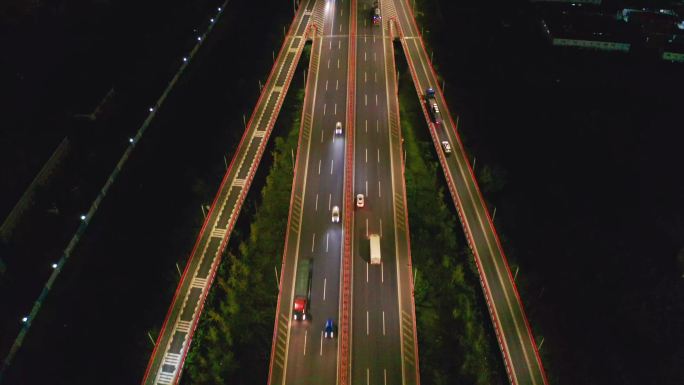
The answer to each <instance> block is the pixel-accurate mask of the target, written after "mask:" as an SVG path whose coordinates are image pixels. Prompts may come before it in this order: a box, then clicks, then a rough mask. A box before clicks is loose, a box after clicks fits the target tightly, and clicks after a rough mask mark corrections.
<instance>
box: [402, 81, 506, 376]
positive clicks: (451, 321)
mask: <svg viewBox="0 0 684 385" xmlns="http://www.w3.org/2000/svg"><path fill="white" fill-rule="evenodd" d="M400 93H401V94H400V102H401V106H400V108H401V111H400V112H401V125H402V130H403V135H404V148H405V150H406V158H407V160H406V174H405V176H406V192H407V195H408V196H407V199H408V206H409V222H410V226H411V253H412V259H413V266H414V268H416V269H417V273H416V281H415V292H414V295H415V302H416V316H417V322H418V325H417V326H418V340H419V351H420V371H421V379H422V382H424V383H428V384H450V385H453V384H483V385H484V384H488V385H490V384H493V383H497V381H499V378H500V376H499V374H498V373H497V372H496V369H497V366H496V365H492V362H494V363H495V362H496V361H493V360H496V359H498V357H499V356H498V354H497V353H498V349H497V348H496V347H495V346H492V345H491V341H492V340H493V339H492V338H490V336H488V335H487V333H488V330H491V329H486V328H485V325H486V324H487V323H488V322H490V320H489V317H487V316H486V315H485V314H483V312H482V311H481V309H480V307H479V305H478V296H479V295H481V290H480V288H479V286H477V282H478V280H477V278H476V277H475V276H474V274H476V273H474V269H472V268H471V266H470V264H471V263H472V261H471V259H472V257H471V255H470V252H469V251H467V249H466V246H465V245H462V244H460V240H459V237H458V236H457V234H458V232H459V231H461V230H460V229H459V228H457V226H458V224H459V222H458V217H457V216H455V215H454V213H453V212H452V211H450V210H449V207H447V205H446V203H445V200H444V199H445V196H444V194H445V187H444V186H443V182H442V180H441V179H440V178H439V177H438V173H441V170H440V169H439V168H438V167H439V164H438V163H437V160H436V157H435V150H434V146H433V144H432V142H431V141H428V140H429V136H427V134H425V135H423V136H424V137H426V138H425V139H423V138H418V136H419V132H418V131H417V129H420V130H426V131H424V132H425V133H427V128H426V127H425V124H424V123H423V122H424V121H423V118H422V114H421V115H419V113H418V111H419V110H418V106H417V105H416V102H415V100H416V95H415V90H413V88H412V86H411V84H410V83H408V81H404V82H403V86H402V87H401V90H400ZM427 277H429V279H428V278H427Z"/></svg>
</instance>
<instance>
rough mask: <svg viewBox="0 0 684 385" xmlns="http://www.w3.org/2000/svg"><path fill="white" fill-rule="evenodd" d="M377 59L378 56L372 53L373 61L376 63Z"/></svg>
mask: <svg viewBox="0 0 684 385" xmlns="http://www.w3.org/2000/svg"><path fill="white" fill-rule="evenodd" d="M377 59H378V55H376V53H375V52H373V61H377Z"/></svg>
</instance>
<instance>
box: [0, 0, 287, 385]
mask: <svg viewBox="0 0 684 385" xmlns="http://www.w3.org/2000/svg"><path fill="white" fill-rule="evenodd" d="M219 4H220V2H216V1H171V2H169V1H166V2H161V1H151V2H143V3H140V2H132V1H131V2H121V1H118V2H114V1H110V2H106V1H105V2H88V1H64V2H51V3H41V4H40V6H39V7H38V8H37V9H29V10H28V11H26V13H24V14H22V15H21V16H17V15H16V14H17V12H19V11H17V9H19V8H15V10H14V11H12V12H14V13H13V14H11V15H10V16H8V13H5V14H4V15H3V16H4V17H5V19H3V20H4V21H6V23H5V24H3V28H6V30H7V31H8V35H5V36H15V37H16V36H21V35H22V34H21V33H19V32H20V31H29V32H30V35H31V37H29V36H27V37H26V38H24V40H22V41H20V42H15V43H16V44H15V45H14V46H13V47H12V49H13V50H14V51H12V52H16V54H15V55H7V56H3V57H2V65H3V68H14V69H15V70H17V71H19V70H20V71H19V72H21V73H22V74H23V76H24V78H29V77H30V78H31V79H34V80H32V83H31V85H30V87H29V85H27V84H26V83H21V81H20V80H18V79H19V77H18V75H16V72H11V71H9V70H8V71H5V72H3V75H2V76H3V77H5V76H6V77H10V78H11V77H13V76H15V75H16V79H14V80H13V82H14V83H11V84H12V87H13V88H3V89H2V91H0V92H1V93H2V97H3V101H4V100H5V99H6V100H9V101H10V102H12V103H17V104H18V105H21V108H22V109H23V110H26V111H29V112H30V113H28V114H24V111H23V110H22V111H18V109H17V108H12V107H11V106H9V105H8V104H3V114H4V116H7V122H8V123H7V124H6V125H5V124H3V129H2V135H3V140H2V142H1V145H2V153H3V156H4V157H5V158H4V159H3V163H2V166H1V167H2V175H3V178H2V180H3V182H2V183H5V184H6V185H5V184H3V187H2V189H0V190H1V191H3V196H2V205H3V207H5V206H6V208H7V210H9V209H10V208H11V206H12V205H14V204H15V203H16V200H17V199H18V197H19V195H20V194H21V193H22V192H23V191H22V190H23V189H24V188H26V185H27V184H28V183H29V182H30V180H31V179H32V178H33V176H34V175H35V173H36V172H37V171H38V170H39V169H40V167H41V166H42V162H44V161H45V160H46V159H47V158H48V157H49V156H50V154H51V152H52V151H53V149H54V147H56V145H57V144H58V143H59V141H61V140H62V138H63V137H64V136H65V135H68V136H69V138H70V140H71V143H72V147H71V149H70V152H69V155H68V156H67V157H66V158H65V160H64V161H63V163H62V164H61V165H60V167H59V169H58V170H57V171H56V172H55V173H54V175H53V176H52V177H51V180H50V183H49V184H48V185H47V186H46V187H44V188H41V189H40V191H39V192H38V194H37V196H36V198H35V199H34V204H33V206H32V208H31V210H30V211H29V212H28V214H27V215H26V219H24V220H23V222H22V223H21V224H20V226H18V230H17V231H16V232H15V234H14V236H13V239H12V240H11V242H9V243H5V244H3V249H2V252H3V254H2V258H3V260H4V261H5V262H6V264H7V271H6V273H5V274H4V275H3V276H2V277H1V278H0V285H1V286H0V314H2V317H0V318H1V319H0V322H2V325H3V329H2V334H0V337H1V338H0V351H1V352H2V353H1V355H2V356H3V358H4V356H5V354H6V351H7V349H8V347H9V345H10V344H11V342H12V340H13V339H14V337H16V334H17V332H18V331H19V326H20V319H21V317H22V316H23V315H25V314H27V313H28V312H29V310H30V307H31V305H32V304H33V301H34V300H35V299H36V298H37V296H38V294H39V293H40V290H41V288H42V285H43V284H44V282H45V281H46V279H47V277H48V276H49V274H50V272H51V269H50V267H49V265H50V264H51V263H52V262H53V261H55V260H56V259H57V258H58V257H59V255H60V252H61V250H62V249H63V248H64V247H65V246H66V243H67V242H68V239H69V238H70V237H71V235H73V233H74V231H75V230H76V227H77V226H78V224H79V220H78V216H79V215H80V214H81V213H82V212H83V211H84V210H86V209H87V207H88V206H89V205H90V203H91V202H92V200H93V199H94V197H95V194H96V193H97V191H98V190H99V189H100V188H101V187H102V185H103V184H104V182H105V179H106V177H107V175H108V174H109V172H111V170H112V169H113V168H114V165H115V163H116V161H118V158H119V156H120V155H121V154H122V153H123V151H124V149H125V147H126V146H127V145H128V138H129V137H130V136H131V135H133V134H134V133H135V131H136V130H137V129H138V127H139V126H140V124H141V123H142V121H143V120H144V118H145V117H146V115H147V113H148V111H147V109H148V107H149V106H150V105H151V104H153V103H154V102H155V101H156V99H157V98H158V97H159V95H160V94H161V92H162V91H163V88H164V87H165V86H166V83H167V82H168V81H169V80H170V79H171V78H172V76H173V75H174V74H175V72H176V71H177V69H178V68H179V66H180V63H181V58H182V57H183V56H184V55H186V54H187V53H188V52H189V50H190V49H191V48H192V47H193V45H194V44H195V42H196V41H195V38H196V36H197V34H198V33H201V32H203V31H204V30H206V27H207V26H208V24H209V18H210V17H213V16H215V14H216V6H217V5H219ZM20 5H22V4H20ZM264 9H269V11H268V12H265V11H264ZM291 18H292V4H291V3H289V2H282V1H270V2H259V3H255V2H248V1H244V0H241V1H238V0H235V1H231V2H229V4H228V6H227V9H226V10H225V12H224V15H223V17H222V19H221V20H220V22H219V24H218V25H217V26H216V27H215V28H214V31H213V32H212V35H211V37H210V38H209V39H208V40H206V41H205V44H204V45H203V47H202V48H201V50H200V52H199V55H197V56H195V59H194V60H193V62H192V63H191V65H190V66H189V68H188V70H187V71H186V73H185V75H184V77H183V78H182V79H181V81H180V82H179V84H178V85H177V87H176V89H175V90H174V91H173V93H172V94H171V96H170V97H169V99H167V102H166V104H165V106H164V107H163V108H162V109H160V110H159V111H158V112H159V114H158V115H157V117H156V118H155V121H154V123H153V124H152V125H151V126H150V127H149V128H148V130H147V132H146V134H145V136H144V137H143V139H142V140H141V141H140V143H139V146H138V147H137V148H136V149H135V151H134V153H133V156H132V157H131V158H130V160H129V163H128V164H127V165H126V167H125V169H124V171H123V172H122V174H121V175H120V177H119V180H118V181H117V182H116V184H115V185H114V187H113V188H112V190H111V191H110V192H109V194H108V196H107V197H106V198H105V200H104V202H103V205H102V206H101V207H100V210H99V211H98V213H97V214H96V215H95V217H94V218H93V219H92V222H91V224H90V226H89V228H88V230H87V231H86V233H85V234H86V235H85V237H84V238H83V239H82V240H81V243H80V245H79V246H78V247H77V248H76V251H75V253H74V254H73V255H72V257H71V258H70V259H69V261H68V263H67V265H66V267H65V269H64V270H63V272H62V274H61V275H60V277H59V278H58V280H57V283H56V285H55V286H54V288H53V290H52V292H51V293H50V295H49V296H48V300H47V302H46V303H45V305H44V306H43V309H42V310H41V313H39V316H38V317H37V319H36V320H35V321H34V323H33V325H32V328H31V331H30V333H29V335H28V338H27V339H26V341H25V344H24V347H23V348H22V350H21V352H20V354H19V355H17V357H16V360H15V362H14V365H13V367H12V369H11V370H10V371H9V372H8V373H7V374H8V376H7V377H6V378H5V380H6V381H5V382H4V383H8V384H34V383H50V384H75V383H84V384H85V383H88V384H91V383H93V382H98V383H110V384H122V383H138V382H139V381H140V380H141V378H142V374H143V371H144V369H145V366H146V364H147V360H148V358H149V354H150V352H151V350H152V344H151V341H150V339H149V337H148V334H147V333H148V331H149V332H150V334H151V335H152V336H153V338H155V339H156V336H157V332H158V329H159V328H160V326H161V324H162V322H163V320H164V316H165V314H166V311H167V308H168V305H169V303H170V301H171V296H172V295H173V291H174V290H175V288H176V285H177V282H178V273H177V270H176V263H178V265H179V266H180V268H181V269H183V267H184V265H185V261H186V258H187V255H188V253H189V252H190V250H191V248H192V246H193V245H194V242H195V237H196V234H197V232H198V230H199V227H200V226H201V222H202V219H203V218H202V211H201V209H200V205H201V204H210V203H211V201H212V200H213V197H214V194H215V192H216V189H217V187H218V184H219V182H220V180H221V178H222V176H223V173H224V172H225V165H224V155H225V156H226V158H227V161H228V162H230V159H231V156H232V152H233V150H234V148H235V146H236V145H237V142H238V141H239V138H240V137H241V135H242V133H243V120H242V117H243V114H247V118H249V114H250V113H251V109H252V108H253V106H254V104H255V102H256V99H257V97H258V91H259V87H258V81H261V83H264V81H265V80H266V77H267V75H268V72H269V71H270V67H271V64H272V62H271V60H272V51H273V50H275V51H276V52H277V50H278V49H279V48H280V44H281V42H282V33H283V26H287V25H288V23H289V21H290V20H291ZM10 32H11V33H10ZM247 32H248V33H247ZM19 43H21V44H19ZM31 44H35V47H33V48H31V49H30V50H29V49H27V48H26V46H29V45H31ZM50 50H51V51H50ZM48 51H50V52H52V53H48ZM53 51H54V52H53ZM51 54H55V55H58V56H59V57H57V58H55V60H54V61H53V60H48V59H49V56H50V55H51ZM26 63H28V64H26ZM112 87H114V89H115V93H114V96H113V97H112V98H111V100H110V101H108V102H107V103H106V104H105V108H104V112H103V113H102V116H101V117H100V116H99V117H98V119H97V120H96V121H94V122H92V121H83V120H79V119H75V118H74V117H73V115H72V113H90V112H91V111H92V109H93V108H94V107H95V106H96V105H97V104H98V103H99V102H100V100H101V99H102V98H103V97H104V95H105V94H107V92H109V90H110V89H111V88H112ZM21 92H23V93H24V94H26V95H31V94H32V93H34V92H36V93H38V94H40V97H38V96H36V98H35V99H34V100H33V103H28V102H26V101H25V100H18V99H17V98H16V95H15V94H17V93H21ZM38 94H37V95H38ZM5 138H8V140H5ZM267 158H268V157H267ZM14 164H20V165H21V167H23V168H24V169H23V170H18V169H17V168H18V167H13V165H14ZM5 175H8V177H7V178H5V177H4V176H5ZM22 178H23V179H22ZM259 181H260V179H259V178H257V180H256V182H255V185H254V186H255V187H254V189H253V190H254V191H257V193H258V191H259V190H260V185H259V183H260V182H259ZM55 205H56V206H57V207H58V209H59V213H58V214H55V213H51V212H48V209H51V208H52V207H54V206H55ZM250 210H251V208H250V207H249V206H248V207H246V208H245V211H246V212H249V211H250ZM3 218H4V216H3ZM239 231H240V230H239V229H238V232H239Z"/></svg>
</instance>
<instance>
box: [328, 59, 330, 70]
mask: <svg viewBox="0 0 684 385" xmlns="http://www.w3.org/2000/svg"><path fill="white" fill-rule="evenodd" d="M328 68H330V59H328Z"/></svg>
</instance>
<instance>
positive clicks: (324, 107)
mask: <svg viewBox="0 0 684 385" xmlns="http://www.w3.org/2000/svg"><path fill="white" fill-rule="evenodd" d="M327 108H328V104H327V103H323V115H325V110H326V109H327Z"/></svg>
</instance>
